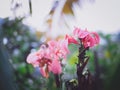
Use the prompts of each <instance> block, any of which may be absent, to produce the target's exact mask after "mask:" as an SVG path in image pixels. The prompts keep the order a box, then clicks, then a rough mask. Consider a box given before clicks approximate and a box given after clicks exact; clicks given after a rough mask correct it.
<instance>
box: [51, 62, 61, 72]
mask: <svg viewBox="0 0 120 90" xmlns="http://www.w3.org/2000/svg"><path fill="white" fill-rule="evenodd" d="M51 71H52V72H53V73H54V74H60V73H61V72H62V67H61V65H60V61H59V60H53V62H52V64H51Z"/></svg>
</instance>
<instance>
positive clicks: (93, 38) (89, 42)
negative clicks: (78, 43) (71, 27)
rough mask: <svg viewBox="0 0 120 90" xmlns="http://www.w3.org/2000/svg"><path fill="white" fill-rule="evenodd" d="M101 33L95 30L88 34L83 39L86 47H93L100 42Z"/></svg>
mask: <svg viewBox="0 0 120 90" xmlns="http://www.w3.org/2000/svg"><path fill="white" fill-rule="evenodd" d="M99 41H100V39H99V35H98V34H97V33H95V32H91V33H90V34H89V35H87V36H86V37H85V38H83V39H82V42H83V45H84V47H85V48H86V47H93V46H95V45H97V44H99Z"/></svg>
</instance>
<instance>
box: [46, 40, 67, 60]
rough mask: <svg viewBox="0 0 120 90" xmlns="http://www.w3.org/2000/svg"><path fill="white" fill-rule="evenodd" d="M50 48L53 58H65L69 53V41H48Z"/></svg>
mask: <svg viewBox="0 0 120 90" xmlns="http://www.w3.org/2000/svg"><path fill="white" fill-rule="evenodd" d="M48 46H49V49H50V51H51V53H50V56H51V57H52V59H54V60H55V59H58V60H59V59H63V58H64V59H65V58H66V56H67V54H68V53H69V49H68V42H67V41H66V40H63V41H62V40H59V41H54V40H52V41H49V42H48Z"/></svg>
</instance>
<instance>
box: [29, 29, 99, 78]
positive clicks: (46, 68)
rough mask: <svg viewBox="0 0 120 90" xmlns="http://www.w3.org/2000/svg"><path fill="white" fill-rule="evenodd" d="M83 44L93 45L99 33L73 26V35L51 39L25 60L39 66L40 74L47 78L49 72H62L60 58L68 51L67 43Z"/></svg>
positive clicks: (97, 40)
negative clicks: (61, 38)
mask: <svg viewBox="0 0 120 90" xmlns="http://www.w3.org/2000/svg"><path fill="white" fill-rule="evenodd" d="M71 43H73V44H77V45H81V44H82V45H83V46H84V48H87V47H93V46H95V45H96V44H98V43H99V35H98V34H97V33H95V32H88V31H87V30H81V29H79V28H75V29H74V31H73V35H71V36H70V35H66V36H65V38H64V39H63V40H59V41H55V40H51V41H49V42H48V43H47V44H43V45H41V47H40V48H39V50H38V51H36V52H33V53H30V54H29V55H28V57H27V62H28V63H29V64H32V65H33V66H34V67H40V72H41V74H42V75H43V76H44V77H46V78H48V77H49V72H53V73H54V74H60V73H61V72H62V67H61V63H62V60H66V57H67V54H68V53H69V49H68V45H69V44H71Z"/></svg>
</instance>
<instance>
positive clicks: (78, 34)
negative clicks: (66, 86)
mask: <svg viewBox="0 0 120 90" xmlns="http://www.w3.org/2000/svg"><path fill="white" fill-rule="evenodd" d="M73 35H74V36H76V37H78V38H80V39H82V38H85V37H86V36H87V35H89V32H88V31H87V29H86V30H82V29H79V28H75V29H74V31H73Z"/></svg>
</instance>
